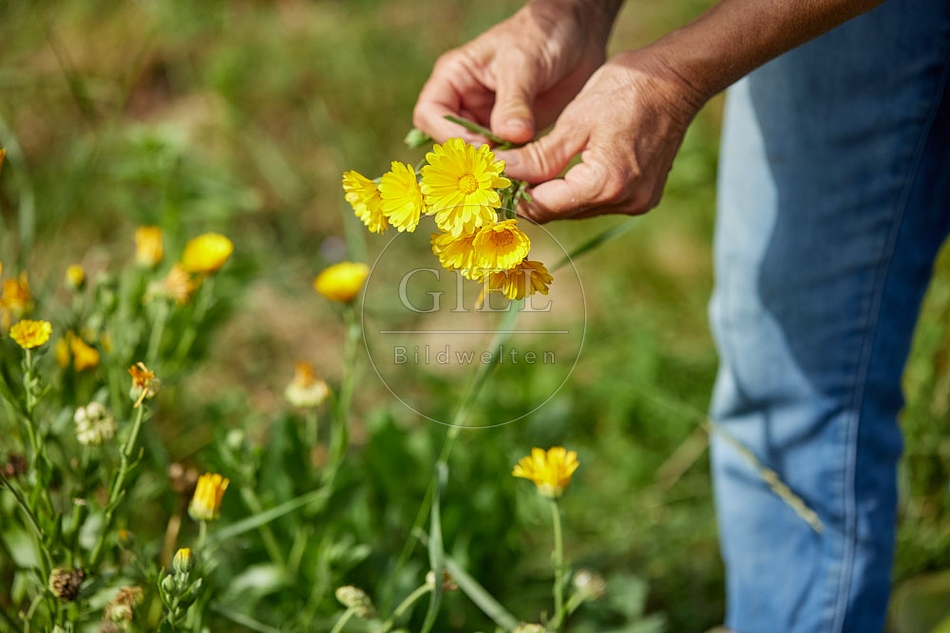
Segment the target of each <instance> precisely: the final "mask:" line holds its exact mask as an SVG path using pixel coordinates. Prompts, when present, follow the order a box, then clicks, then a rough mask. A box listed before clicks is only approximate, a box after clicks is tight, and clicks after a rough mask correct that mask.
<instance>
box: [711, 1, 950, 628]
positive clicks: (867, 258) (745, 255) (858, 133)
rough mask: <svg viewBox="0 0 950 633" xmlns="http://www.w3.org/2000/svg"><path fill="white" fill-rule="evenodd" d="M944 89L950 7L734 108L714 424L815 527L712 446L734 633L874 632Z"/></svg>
mask: <svg viewBox="0 0 950 633" xmlns="http://www.w3.org/2000/svg"><path fill="white" fill-rule="evenodd" d="M948 80H950V3H948V2H946V1H945V0H889V1H888V2H885V3H884V4H882V5H880V6H879V7H878V8H876V9H875V10H873V11H871V12H870V13H868V14H865V15H863V16H861V17H859V18H856V19H855V20H852V21H850V22H848V23H846V24H845V25H842V26H841V27H839V28H838V29H836V30H834V31H832V32H830V33H828V34H826V35H825V36H823V37H821V38H819V39H817V40H815V41H813V42H810V43H808V44H806V45H805V46H803V47H800V48H798V49H796V50H794V51H792V52H790V53H788V54H786V55H784V56H782V57H780V58H779V59H776V60H774V61H773V62H771V63H770V64H768V65H766V66H764V67H762V68H761V69H759V70H758V71H756V72H755V73H753V74H752V75H750V76H749V77H747V78H746V79H744V80H743V81H741V82H740V83H738V84H736V85H735V86H734V87H733V88H732V89H731V90H730V93H729V95H728V97H727V106H726V120H725V126H724V136H723V146H722V163H721V169H720V189H719V190H720V198H719V207H720V208H719V220H718V225H717V230H716V290H715V292H714V295H713V300H712V303H711V306H710V315H711V320H712V325H713V330H714V334H715V337H716V341H717V345H718V347H719V351H720V356H721V366H720V372H719V376H718V379H717V383H716V388H715V392H714V395H713V402H712V409H711V415H712V417H713V419H714V420H715V421H716V422H717V423H718V424H719V425H720V426H721V427H722V428H723V429H724V431H725V432H728V433H729V434H731V435H732V436H733V437H735V438H736V439H738V440H739V441H740V442H742V443H743V444H745V445H746V446H747V447H748V448H750V449H751V450H752V451H753V453H754V454H755V455H756V456H757V458H758V459H759V460H760V461H761V462H762V463H763V464H765V465H766V466H768V467H770V468H772V469H774V470H775V471H776V472H777V473H778V475H779V477H780V478H781V479H782V480H783V481H784V482H785V483H786V484H788V485H789V487H790V488H791V489H792V490H793V491H794V492H795V493H797V494H798V495H799V496H801V497H802V499H803V500H804V501H805V503H806V504H807V505H808V506H809V507H810V508H811V509H813V510H814V511H815V512H817V514H818V516H819V518H820V519H821V521H822V523H823V525H824V529H823V531H822V532H821V533H818V532H816V531H815V530H813V529H812V528H811V527H810V526H809V525H808V524H807V523H806V522H805V521H804V520H802V519H801V518H800V517H799V516H798V515H797V514H796V513H795V512H794V511H793V510H792V509H791V508H790V507H789V506H787V505H786V504H785V503H784V502H783V501H782V500H781V499H780V498H779V497H778V496H776V495H775V494H774V493H773V492H771V490H770V489H769V488H768V487H767V485H766V484H765V483H764V482H763V481H762V479H761V478H760V477H759V476H758V475H757V474H756V472H755V471H754V470H753V469H752V468H751V467H750V466H749V464H748V463H747V462H746V461H745V460H744V459H743V458H742V457H741V456H740V455H739V454H738V453H737V452H736V451H735V450H734V448H733V447H732V446H730V445H729V443H728V442H724V441H723V440H722V439H721V438H714V441H713V447H712V449H713V453H712V454H713V474H714V482H715V493H716V500H717V507H718V514H719V526H720V538H721V545H722V552H723V558H724V561H725V564H726V572H727V601H728V609H727V610H728V615H727V622H726V624H727V626H729V627H730V628H731V629H732V630H734V631H737V632H739V633H804V632H809V633H874V632H876V631H881V630H882V629H883V626H884V616H885V611H886V608H887V600H888V593H889V586H890V571H891V559H892V553H893V540H894V532H895V520H896V504H897V491H896V466H897V461H898V459H899V457H900V453H901V436H900V431H899V428H898V425H897V414H898V411H899V409H900V408H901V406H902V396H901V390H900V378H901V372H902V370H903V367H904V363H905V360H906V356H907V352H908V348H909V345H910V340H911V335H912V331H913V327H914V323H915V321H916V318H917V314H918V310H919V306H920V302H921V299H922V297H923V294H924V291H925V289H926V285H927V282H928V279H929V276H930V272H931V267H932V264H933V259H934V257H935V255H936V253H937V251H938V249H939V247H940V245H941V243H942V241H943V238H944V237H945V236H946V234H947V232H948V224H950V88H948Z"/></svg>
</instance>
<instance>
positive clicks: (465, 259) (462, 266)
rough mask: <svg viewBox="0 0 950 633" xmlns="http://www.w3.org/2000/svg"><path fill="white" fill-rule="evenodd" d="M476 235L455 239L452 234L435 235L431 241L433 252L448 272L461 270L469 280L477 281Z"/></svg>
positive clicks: (469, 234) (471, 234) (460, 236)
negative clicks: (474, 242)
mask: <svg viewBox="0 0 950 633" xmlns="http://www.w3.org/2000/svg"><path fill="white" fill-rule="evenodd" d="M474 240H475V234H474V233H467V234H466V233H463V234H462V235H459V236H458V237H453V236H452V234H451V233H433V234H432V237H431V238H429V241H430V242H431V244H432V252H433V253H435V255H436V257H438V258H439V263H440V264H442V266H443V268H445V269H446V270H461V271H462V274H463V275H465V276H466V277H468V278H469V279H476V278H477V277H478V275H476V273H477V272H478V271H476V270H475V246H474V245H473V244H472V242H473V241H474Z"/></svg>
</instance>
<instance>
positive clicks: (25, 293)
mask: <svg viewBox="0 0 950 633" xmlns="http://www.w3.org/2000/svg"><path fill="white" fill-rule="evenodd" d="M32 309H33V294H32V293H31V292H30V282H29V280H28V279H27V275H26V273H25V272H24V273H20V276H19V278H17V279H5V280H4V281H3V294H2V295H0V322H2V325H3V329H4V330H9V329H10V324H11V323H12V322H13V321H15V320H17V319H21V318H22V317H23V315H25V314H26V313H27V312H29V311H30V310H32Z"/></svg>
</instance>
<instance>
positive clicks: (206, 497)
mask: <svg viewBox="0 0 950 633" xmlns="http://www.w3.org/2000/svg"><path fill="white" fill-rule="evenodd" d="M228 483H230V482H229V480H227V479H225V478H223V477H222V476H221V475H218V474H211V473H205V474H203V475H202V476H201V477H199V478H198V486H197V487H196V488H195V496H194V497H192V498H191V503H190V504H189V505H188V514H189V515H191V518H192V519H194V520H195V521H213V520H215V519H217V518H218V514H219V513H220V511H221V497H223V496H224V491H225V490H227V489H228Z"/></svg>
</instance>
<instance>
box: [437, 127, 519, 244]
mask: <svg viewBox="0 0 950 633" xmlns="http://www.w3.org/2000/svg"><path fill="white" fill-rule="evenodd" d="M426 161H427V162H428V164H427V165H426V166H425V167H423V168H422V172H421V173H422V183H421V189H422V193H423V195H424V196H425V202H426V207H427V208H428V212H429V213H435V223H436V224H437V225H438V226H439V228H440V229H442V230H443V231H446V232H449V233H451V234H452V235H453V236H455V237H458V236H459V235H461V234H462V233H472V232H474V231H475V229H477V228H478V227H480V226H484V225H486V224H490V223H491V222H493V221H494V219H495V210H496V209H498V207H500V206H501V197H500V196H499V195H498V192H497V191H496V189H504V188H505V187H509V186H510V185H511V181H510V180H508V179H507V178H505V177H504V176H502V172H503V171H504V169H505V162H504V161H501V160H495V155H494V154H493V153H492V151H491V149H490V148H489V147H488V146H487V145H482V146H481V147H478V148H476V147H475V146H474V145H469V144H467V143H465V141H463V140H462V139H460V138H451V139H449V140H448V141H446V142H445V143H443V144H442V145H434V146H433V147H432V151H431V152H429V153H428V154H426Z"/></svg>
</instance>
